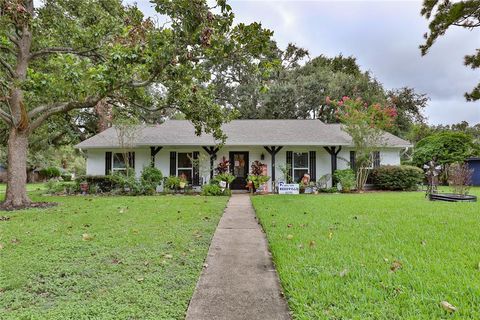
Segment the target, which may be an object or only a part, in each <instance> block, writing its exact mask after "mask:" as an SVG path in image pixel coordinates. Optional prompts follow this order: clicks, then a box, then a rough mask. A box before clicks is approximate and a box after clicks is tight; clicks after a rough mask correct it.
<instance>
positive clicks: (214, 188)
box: [202, 184, 232, 196]
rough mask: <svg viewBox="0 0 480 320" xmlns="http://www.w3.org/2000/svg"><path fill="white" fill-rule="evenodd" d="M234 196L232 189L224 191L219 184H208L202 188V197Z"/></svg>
mask: <svg viewBox="0 0 480 320" xmlns="http://www.w3.org/2000/svg"><path fill="white" fill-rule="evenodd" d="M231 194H232V191H231V190H230V189H227V188H225V189H224V190H222V188H220V186H219V185H217V184H206V185H204V186H202V196H229V195H231Z"/></svg>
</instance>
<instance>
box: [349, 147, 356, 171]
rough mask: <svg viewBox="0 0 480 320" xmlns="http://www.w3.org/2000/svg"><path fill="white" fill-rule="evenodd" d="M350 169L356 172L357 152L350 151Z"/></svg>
mask: <svg viewBox="0 0 480 320" xmlns="http://www.w3.org/2000/svg"><path fill="white" fill-rule="evenodd" d="M350 169H352V170H353V171H355V151H350Z"/></svg>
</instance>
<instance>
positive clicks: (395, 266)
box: [390, 260, 402, 272]
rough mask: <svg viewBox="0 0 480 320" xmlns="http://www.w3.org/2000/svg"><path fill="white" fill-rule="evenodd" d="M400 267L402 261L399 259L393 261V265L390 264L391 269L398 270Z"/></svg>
mask: <svg viewBox="0 0 480 320" xmlns="http://www.w3.org/2000/svg"><path fill="white" fill-rule="evenodd" d="M400 269H402V263H401V262H400V261H398V260H395V261H393V262H392V265H391V266H390V271H392V272H397V271H398V270H400Z"/></svg>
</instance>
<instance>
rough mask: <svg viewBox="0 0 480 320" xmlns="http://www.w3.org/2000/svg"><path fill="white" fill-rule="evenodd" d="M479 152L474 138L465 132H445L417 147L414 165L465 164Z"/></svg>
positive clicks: (426, 139)
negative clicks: (435, 163) (429, 163)
mask: <svg viewBox="0 0 480 320" xmlns="http://www.w3.org/2000/svg"><path fill="white" fill-rule="evenodd" d="M477 152H478V149H477V147H476V146H475V144H474V141H473V137H472V136H470V135H468V134H466V133H463V132H455V131H443V132H438V133H435V134H432V135H430V136H427V137H425V138H423V139H422V140H420V141H419V142H418V143H417V144H416V145H415V150H414V153H413V163H414V164H415V165H417V166H423V165H424V164H426V163H427V162H429V161H430V160H435V161H436V162H437V163H439V164H442V165H445V164H450V163H454V162H463V161H465V159H467V158H468V157H470V156H472V155H475V154H476V153H477Z"/></svg>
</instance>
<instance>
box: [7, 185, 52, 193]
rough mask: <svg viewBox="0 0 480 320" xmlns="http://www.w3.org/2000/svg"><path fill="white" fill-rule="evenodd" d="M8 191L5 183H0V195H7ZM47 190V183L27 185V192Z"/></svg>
mask: <svg viewBox="0 0 480 320" xmlns="http://www.w3.org/2000/svg"><path fill="white" fill-rule="evenodd" d="M6 190H7V185H6V184H5V183H0V193H5V191H6ZM39 190H45V183H43V182H36V183H29V184H27V191H39Z"/></svg>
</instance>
